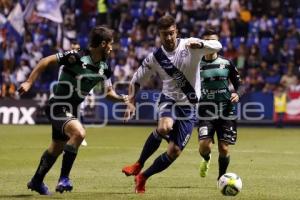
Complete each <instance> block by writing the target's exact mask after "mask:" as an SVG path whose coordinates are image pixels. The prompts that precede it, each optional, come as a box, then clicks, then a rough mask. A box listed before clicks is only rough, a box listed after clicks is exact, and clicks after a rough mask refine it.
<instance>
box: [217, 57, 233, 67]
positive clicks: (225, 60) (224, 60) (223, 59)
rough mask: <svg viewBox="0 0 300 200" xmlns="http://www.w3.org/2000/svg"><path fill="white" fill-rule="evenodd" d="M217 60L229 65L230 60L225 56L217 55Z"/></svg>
mask: <svg viewBox="0 0 300 200" xmlns="http://www.w3.org/2000/svg"><path fill="white" fill-rule="evenodd" d="M218 62H222V63H223V64H226V65H230V64H231V60H230V59H228V58H225V57H224V56H220V55H218Z"/></svg>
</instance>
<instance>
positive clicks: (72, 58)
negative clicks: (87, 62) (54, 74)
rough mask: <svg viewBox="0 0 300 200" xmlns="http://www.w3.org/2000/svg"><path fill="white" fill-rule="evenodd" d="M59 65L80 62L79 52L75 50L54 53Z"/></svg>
mask: <svg viewBox="0 0 300 200" xmlns="http://www.w3.org/2000/svg"><path fill="white" fill-rule="evenodd" d="M56 58H57V62H58V64H59V65H64V66H69V65H72V64H75V63H80V62H81V61H80V54H79V52H78V51H77V50H71V51H65V52H63V53H57V54H56Z"/></svg>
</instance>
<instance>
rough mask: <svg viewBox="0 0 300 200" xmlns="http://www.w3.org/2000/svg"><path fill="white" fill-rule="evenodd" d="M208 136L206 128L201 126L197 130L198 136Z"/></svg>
mask: <svg viewBox="0 0 300 200" xmlns="http://www.w3.org/2000/svg"><path fill="white" fill-rule="evenodd" d="M205 135H208V127H207V126H202V127H200V128H199V136H205Z"/></svg>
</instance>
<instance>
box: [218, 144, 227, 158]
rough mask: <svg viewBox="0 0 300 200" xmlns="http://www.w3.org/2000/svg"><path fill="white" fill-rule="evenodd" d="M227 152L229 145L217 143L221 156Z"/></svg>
mask: <svg viewBox="0 0 300 200" xmlns="http://www.w3.org/2000/svg"><path fill="white" fill-rule="evenodd" d="M228 153H229V146H228V144H220V145H219V154H220V155H221V156H227V155H228Z"/></svg>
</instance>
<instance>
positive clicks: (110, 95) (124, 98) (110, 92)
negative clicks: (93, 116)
mask: <svg viewBox="0 0 300 200" xmlns="http://www.w3.org/2000/svg"><path fill="white" fill-rule="evenodd" d="M106 91H107V93H106V98H107V99H109V100H110V101H113V102H123V103H126V104H127V103H129V101H128V95H120V94H117V93H116V91H115V90H114V89H113V88H112V86H109V87H107V88H106Z"/></svg>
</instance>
